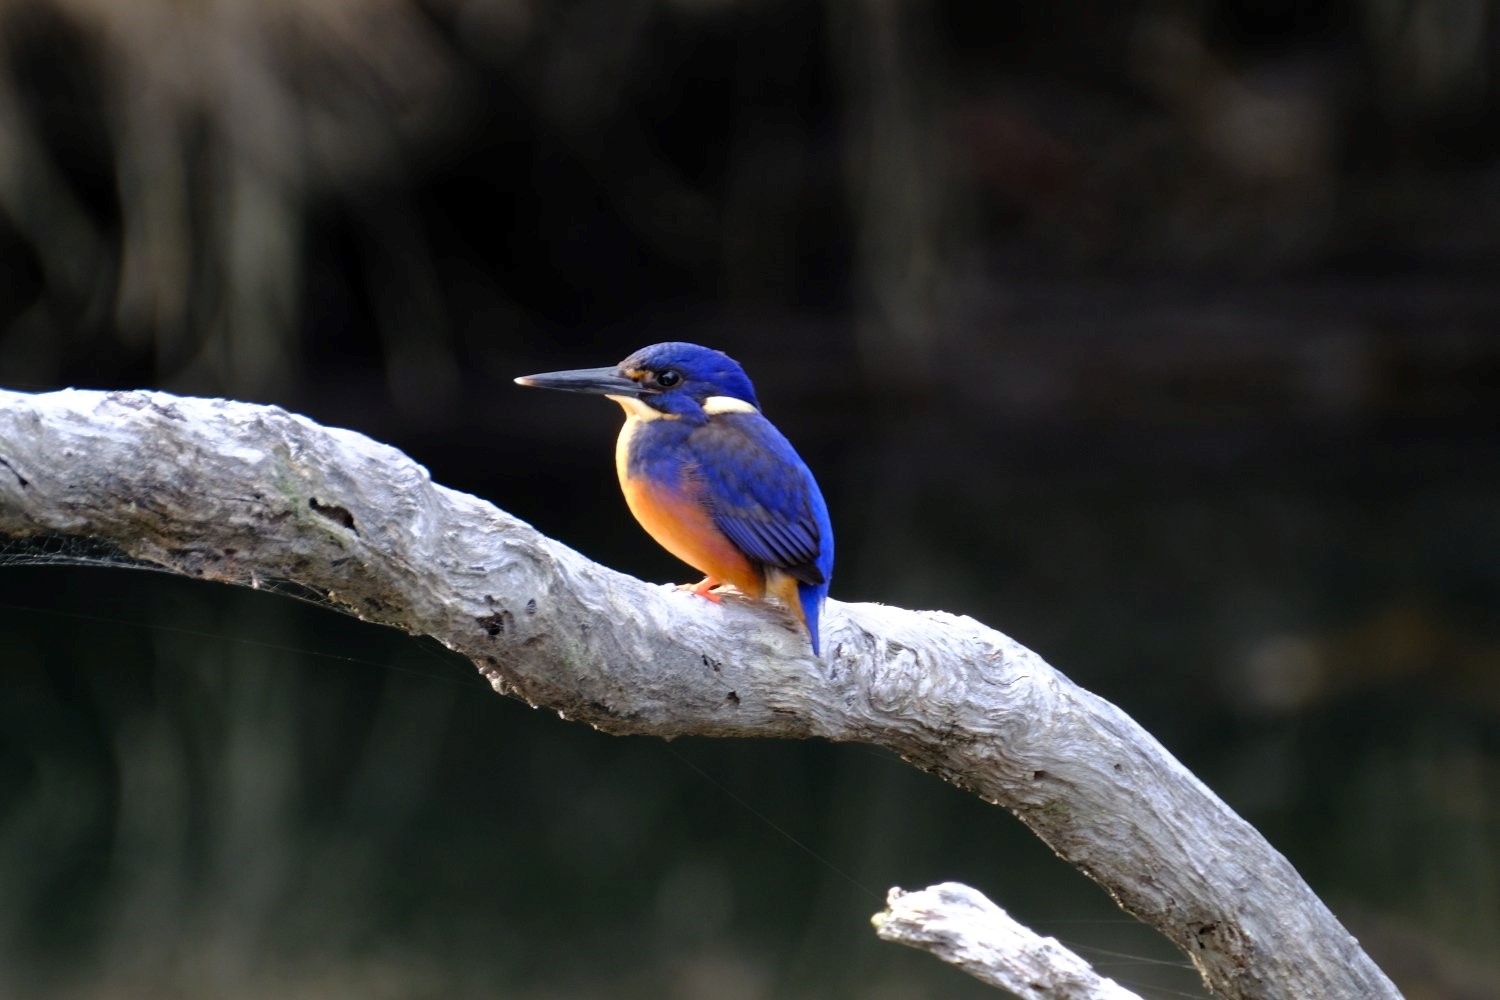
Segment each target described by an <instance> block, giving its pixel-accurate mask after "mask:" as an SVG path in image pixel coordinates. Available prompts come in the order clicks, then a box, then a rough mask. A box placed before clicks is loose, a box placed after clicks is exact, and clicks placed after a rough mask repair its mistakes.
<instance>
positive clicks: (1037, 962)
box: [871, 882, 1140, 1000]
mask: <svg viewBox="0 0 1500 1000" xmlns="http://www.w3.org/2000/svg"><path fill="white" fill-rule="evenodd" d="M871 921H872V922H873V923H874V924H875V933H876V934H878V935H880V938H881V940H883V941H896V942H898V943H900V944H904V945H910V946H911V947H913V948H920V949H922V950H923V951H930V952H932V953H933V954H934V955H936V956H937V957H938V958H941V959H942V960H943V961H945V962H947V963H948V964H950V965H956V966H958V967H959V968H960V969H963V970H964V971H965V972H967V973H968V974H969V975H971V976H973V977H974V978H975V979H978V980H980V981H981V982H985V983H989V984H990V985H991V986H999V987H1001V988H1002V989H1007V990H1010V991H1011V992H1012V993H1014V994H1015V995H1016V996H1018V997H1020V998H1021V1000H1140V997H1139V996H1137V995H1136V994H1134V993H1132V992H1130V991H1129V990H1127V989H1125V987H1123V986H1121V985H1120V984H1119V983H1117V982H1115V981H1114V980H1113V979H1107V978H1105V977H1104V976H1101V975H1099V974H1098V973H1097V972H1095V971H1094V970H1093V968H1092V967H1090V965H1089V964H1088V963H1087V962H1085V961H1084V960H1083V959H1081V958H1079V957H1078V956H1077V955H1075V954H1074V953H1073V952H1071V951H1069V950H1068V949H1067V948H1064V947H1063V946H1062V945H1061V944H1059V943H1058V942H1057V939H1056V938H1049V937H1042V936H1041V935H1039V934H1036V933H1035V932H1033V931H1031V930H1029V929H1028V928H1026V927H1023V926H1021V925H1020V924H1018V923H1016V922H1015V921H1014V920H1012V919H1011V917H1010V915H1009V914H1008V913H1006V912H1005V911H1004V910H1002V909H1000V907H998V906H996V905H995V904H994V903H992V902H990V901H989V900H988V899H986V898H985V897H984V895H983V894H982V893H980V892H979V891H978V890H975V889H971V888H969V887H968V886H966V885H960V884H958V883H957V882H944V883H942V884H941V885H934V886H928V887H927V888H926V889H922V890H920V891H918V892H902V891H901V890H900V889H892V890H891V891H890V892H889V893H888V894H887V896H886V908H885V910H884V911H883V912H881V913H877V914H875V916H874V917H872V918H871Z"/></svg>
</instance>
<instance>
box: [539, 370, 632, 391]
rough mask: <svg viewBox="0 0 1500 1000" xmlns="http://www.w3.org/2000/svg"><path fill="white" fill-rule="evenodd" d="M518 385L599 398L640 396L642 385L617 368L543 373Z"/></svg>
mask: <svg viewBox="0 0 1500 1000" xmlns="http://www.w3.org/2000/svg"><path fill="white" fill-rule="evenodd" d="M516 384H517V385H529V386H533V387H535V388H537V389H561V390H562V391H563V392H589V393H593V394H595V395H598V396H639V395H641V393H642V391H643V390H642V389H641V384H640V383H639V382H636V381H635V380H633V379H628V378H626V377H625V376H624V375H621V374H620V372H619V369H617V368H578V369H575V370H573V371H569V372H542V373H541V374H540V375H522V376H521V377H520V378H518V379H516Z"/></svg>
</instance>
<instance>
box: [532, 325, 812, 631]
mask: <svg viewBox="0 0 1500 1000" xmlns="http://www.w3.org/2000/svg"><path fill="white" fill-rule="evenodd" d="M516 382H518V383H519V384H521V385H530V386H537V387H539V388H542V389H562V390H565V391H568V392H589V393H596V394H598V395H602V396H607V397H608V398H610V399H612V400H614V401H615V402H616V403H619V404H620V406H622V407H624V409H625V426H624V427H623V428H622V429H621V430H620V439H619V442H618V443H617V444H616V446H615V466H616V470H617V471H618V472H619V475H620V488H621V489H622V490H624V492H625V503H626V504H627V505H628V506H629V507H630V512H631V513H632V514H634V515H635V519H636V520H637V521H639V522H640V523H641V527H643V528H645V529H646V533H647V534H649V535H650V536H651V537H652V538H654V539H656V541H657V542H658V543H659V544H660V545H661V546H662V547H663V548H664V549H666V550H667V551H668V552H670V553H672V554H673V555H674V556H676V557H677V558H679V559H681V560H682V561H683V562H685V563H687V564H688V565H689V566H692V567H693V568H695V569H697V570H698V571H699V572H701V573H704V574H705V576H704V579H703V580H702V581H701V582H700V583H697V584H694V585H692V586H691V587H688V585H687V584H684V585H683V586H684V587H687V588H688V589H690V590H691V591H692V592H693V593H694V594H699V595H701V596H703V597H707V598H708V599H709V600H711V601H714V602H718V600H719V597H718V595H716V594H715V593H714V592H713V588H715V587H718V586H720V585H722V584H725V583H729V584H733V585H734V586H735V587H736V588H738V589H739V590H740V592H742V593H744V594H746V595H748V596H749V597H752V598H755V599H763V598H764V597H765V595H767V594H770V595H771V596H773V597H775V598H776V599H777V600H778V601H779V602H781V603H782V604H784V605H785V606H786V607H787V608H789V609H790V610H791V611H792V613H793V614H795V615H796V616H797V617H798V619H799V620H801V622H802V624H803V625H804V626H805V627H806V628H807V634H808V637H809V638H810V639H811V640H812V649H813V654H814V655H820V653H819V644H818V619H819V617H820V615H821V613H822V610H823V601H824V598H825V597H826V596H827V594H828V582H829V580H830V579H831V578H832V576H833V526H832V525H831V524H830V523H829V521H828V507H827V506H826V505H825V504H824V503H823V494H822V493H821V492H819V490H818V484H817V482H816V481H815V480H814V479H813V475H812V473H811V472H810V471H808V468H807V466H806V465H804V464H803V463H802V459H801V458H799V457H798V456H797V452H796V451H795V450H794V449H793V448H792V446H791V443H790V442H788V441H787V439H786V438H785V437H783V436H782V434H781V432H780V431H778V430H777V429H776V428H775V427H774V426H772V424H771V422H770V421H769V420H767V419H766V418H765V417H763V416H762V415H761V412H760V404H759V403H758V402H757V401H756V399H755V389H754V388H753V387H752V386H751V385H750V379H749V378H748V377H747V376H746V375H745V370H744V369H743V368H741V367H740V366H739V364H738V363H737V362H736V361H734V360H733V359H732V358H730V357H729V356H728V355H726V354H723V353H721V352H719V351H715V350H712V349H710V348H707V347H699V346H698V345H697V344H682V343H669V344H655V345H653V346H651V347H646V348H642V349H641V350H639V351H636V352H635V353H634V354H632V355H631V356H630V357H628V358H626V359H625V360H624V361H622V362H620V364H619V365H618V366H617V367H614V368H587V369H581V370H578V371H565V372H546V373H543V374H541V375H527V376H525V377H523V378H518V379H516Z"/></svg>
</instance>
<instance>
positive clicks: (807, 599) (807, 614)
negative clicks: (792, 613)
mask: <svg viewBox="0 0 1500 1000" xmlns="http://www.w3.org/2000/svg"><path fill="white" fill-rule="evenodd" d="M827 596H828V584H826V583H799V584H797V598H798V600H800V601H801V602H802V616H803V617H804V618H805V619H807V634H808V636H809V637H810V638H811V639H812V650H813V655H814V656H822V655H823V650H822V643H821V640H820V638H819V635H818V626H819V624H820V619H821V618H822V617H823V599H824V598H825V597H827Z"/></svg>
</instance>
